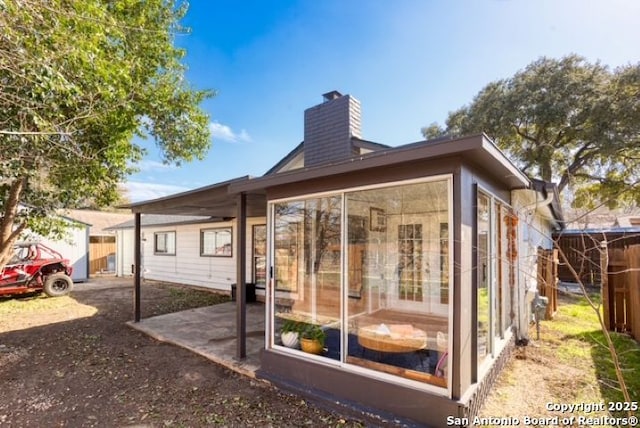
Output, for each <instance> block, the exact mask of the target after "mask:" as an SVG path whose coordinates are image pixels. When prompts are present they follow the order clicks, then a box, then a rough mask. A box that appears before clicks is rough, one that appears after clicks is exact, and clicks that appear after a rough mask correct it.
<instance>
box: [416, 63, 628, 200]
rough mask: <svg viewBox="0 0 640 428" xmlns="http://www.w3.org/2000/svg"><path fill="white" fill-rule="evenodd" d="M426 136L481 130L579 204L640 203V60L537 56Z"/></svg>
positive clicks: (426, 130)
mask: <svg viewBox="0 0 640 428" xmlns="http://www.w3.org/2000/svg"><path fill="white" fill-rule="evenodd" d="M422 132H423V135H424V136H425V137H426V138H435V137H440V136H443V135H451V136H460V135H468V134H474V133H480V132H484V133H486V134H487V135H488V136H489V137H491V138H493V139H494V141H495V142H496V144H498V146H499V147H500V148H501V149H503V150H504V151H505V152H506V153H507V154H508V155H509V156H510V157H511V159H513V160H514V161H515V162H516V163H517V164H518V166H519V167H521V168H522V170H523V171H524V172H525V173H527V174H528V175H530V176H531V177H537V178H542V179H544V180H547V181H554V182H556V183H558V188H559V190H560V191H561V192H563V191H564V193H566V192H567V190H568V191H570V192H571V193H572V194H573V198H574V199H573V203H574V205H576V206H581V207H585V208H590V207H592V206H593V205H594V204H597V203H606V204H608V205H609V206H611V207H613V206H615V205H616V204H617V203H619V202H621V201H624V200H625V199H626V200H627V201H632V202H635V203H640V186H638V180H639V178H640V177H639V176H640V63H639V64H636V65H627V66H624V67H620V68H617V69H615V70H613V71H610V70H609V69H608V68H607V67H605V66H603V65H601V64H599V63H595V64H592V63H589V62H587V61H586V60H585V59H584V58H582V57H580V56H577V55H569V56H566V57H564V58H561V59H550V58H544V57H543V58H540V59H538V60H537V61H534V62H533V63H531V64H529V65H528V66H527V67H526V68H525V69H523V70H521V71H519V72H517V73H516V74H515V75H514V76H513V77H510V78H507V79H503V80H498V81H496V82H491V83H489V84H488V85H487V86H485V87H484V88H483V89H482V90H481V91H480V92H479V93H478V94H477V95H476V97H475V98H474V99H473V101H472V102H471V104H469V105H466V106H464V107H462V108H460V109H459V110H456V111H454V112H450V113H449V116H448V118H447V120H446V127H445V128H443V127H441V126H439V125H438V124H435V123H434V124H431V125H429V126H428V127H425V128H423V129H422Z"/></svg>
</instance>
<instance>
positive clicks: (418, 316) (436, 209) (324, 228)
mask: <svg viewBox="0 0 640 428" xmlns="http://www.w3.org/2000/svg"><path fill="white" fill-rule="evenodd" d="M450 188H451V180H450V179H449V178H442V179H437V180H431V181H425V182H412V183H402V184H396V185H390V186H386V187H377V188H372V189H364V190H355V191H346V192H344V193H340V194H336V195H331V196H325V197H321V198H308V199H300V200H296V201H286V202H278V203H275V204H273V205H272V207H273V211H272V212H273V230H274V261H273V263H274V268H275V269H274V277H275V278H274V279H275V298H274V299H273V301H274V305H273V312H272V313H273V315H274V322H273V325H274V331H273V334H274V337H273V343H275V344H278V345H283V346H290V347H293V348H295V349H297V350H299V349H300V347H301V344H300V341H301V340H302V337H304V336H314V335H316V336H319V337H321V338H322V339H323V347H322V350H320V351H318V352H319V354H318V355H321V356H322V357H325V358H327V359H333V360H338V361H340V362H341V363H343V364H345V365H346V366H349V365H354V366H358V367H360V368H365V369H368V370H373V371H376V372H381V373H384V374H385V375H389V374H390V375H395V376H398V377H400V378H405V379H411V380H413V381H420V382H424V383H428V384H433V385H437V386H440V387H446V386H447V385H448V383H447V382H448V364H449V357H448V353H449V326H450V320H449V302H450V301H451V298H450V297H451V296H450V290H451V287H450V284H449V278H451V277H452V275H451V273H450V269H451V265H452V263H450V257H451V254H450V251H449V249H450V248H452V245H451V244H450V240H451V237H452V230H451V215H452V214H451V208H450V206H451V198H452V195H451V189H450ZM318 330H319V332H318ZM295 331H297V332H298V337H299V340H298V341H295V340H290V339H289V337H290V336H292V335H289V334H286V333H289V332H295ZM283 332H284V333H285V334H284V335H281V333H283Z"/></svg>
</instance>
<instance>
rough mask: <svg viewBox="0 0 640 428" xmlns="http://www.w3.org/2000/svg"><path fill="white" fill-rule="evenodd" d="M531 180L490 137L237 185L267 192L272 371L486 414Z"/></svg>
mask: <svg viewBox="0 0 640 428" xmlns="http://www.w3.org/2000/svg"><path fill="white" fill-rule="evenodd" d="M527 187H529V181H528V179H527V178H526V177H525V176H524V175H523V174H522V173H521V172H520V171H519V170H518V169H517V168H516V167H515V166H513V165H512V164H511V163H510V162H509V161H508V159H506V157H504V155H503V154H502V153H501V152H500V151H499V150H498V149H497V148H496V147H495V146H494V145H493V144H492V143H491V142H490V141H489V140H488V139H487V138H486V137H485V136H484V135H478V136H473V137H468V138H462V139H457V140H444V141H431V142H421V143H416V144H411V145H407V146H402V147H399V148H392V149H388V150H384V151H380V152H375V153H369V154H367V155H366V156H362V157H360V158H355V159H350V160H348V161H345V162H336V163H333V164H330V165H325V166H322V167H312V168H304V169H302V170H299V171H292V172H287V173H280V174H275V175H271V176H264V177H260V178H256V179H249V180H246V181H240V182H237V183H234V184H232V185H231V186H230V191H231V192H232V193H238V194H242V193H245V194H251V193H252V192H256V191H259V192H264V193H266V196H267V229H268V239H267V241H268V248H267V271H268V273H269V274H268V277H269V278H268V279H269V280H268V284H267V287H266V296H265V297H266V325H267V328H266V342H265V349H264V351H263V353H262V356H261V369H260V371H259V373H258V376H260V377H263V378H266V379H268V380H270V381H272V382H274V383H275V384H277V385H280V386H283V387H286V388H288V389H292V390H295V391H297V392H299V393H302V394H308V395H312V396H315V397H323V398H326V399H328V400H330V401H332V402H334V403H335V402H339V403H341V405H342V406H343V407H345V408H354V409H360V410H373V411H374V412H375V413H377V414H385V413H387V414H389V415H393V417H401V418H406V419H407V420H409V421H414V422H418V423H422V424H427V425H441V424H442V423H443V421H445V420H446V418H447V416H467V415H468V414H469V413H474V411H475V406H476V403H479V402H481V401H482V398H483V395H484V394H486V393H487V390H488V388H483V387H482V385H483V384H487V385H488V384H490V380H491V378H492V377H493V376H492V373H493V372H494V371H495V370H498V369H499V368H500V366H501V364H502V361H503V360H504V358H505V355H506V354H507V352H504V350H508V349H509V348H510V346H511V345H512V343H513V328H512V327H513V326H514V325H515V323H516V320H517V315H518V312H519V305H518V302H520V301H522V299H521V298H520V296H519V291H518V284H517V283H518V271H517V269H518V266H517V264H518V256H517V246H518V238H517V215H516V209H515V208H516V207H512V206H511V192H512V191H513V190H515V189H523V188H527ZM293 333H297V334H293ZM306 339H316V342H320V346H319V347H318V346H317V345H318V344H317V343H316V346H317V347H316V349H315V350H310V349H307V347H306V343H304V344H303V342H309V340H306ZM311 341H312V340H311Z"/></svg>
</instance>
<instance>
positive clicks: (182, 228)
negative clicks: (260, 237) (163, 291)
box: [116, 217, 266, 292]
mask: <svg viewBox="0 0 640 428" xmlns="http://www.w3.org/2000/svg"><path fill="white" fill-rule="evenodd" d="M265 223H266V219H265V218H264V217H256V218H249V219H247V245H246V247H247V250H246V257H247V268H246V278H247V282H251V281H253V258H252V256H253V251H252V250H253V243H252V238H253V236H252V226H253V225H256V224H265ZM220 227H231V228H232V232H233V250H232V257H209V256H204V257H203V256H200V231H201V230H202V229H211V228H220ZM158 232H175V234H176V253H175V255H161V254H154V234H155V233H158ZM236 234H237V230H236V221H235V220H233V221H228V222H216V223H199V224H186V225H168V226H144V227H143V228H142V239H143V240H142V242H141V245H142V276H143V277H144V278H146V279H151V280H156V281H167V282H175V283H181V284H187V285H195V286H199V287H207V288H212V289H216V290H221V291H227V292H229V291H230V290H231V284H234V283H235V282H236V256H237V252H238V243H237V242H236V241H237V239H236ZM116 236H117V238H116V239H117V256H116V272H117V275H119V276H126V275H131V265H132V264H133V262H134V261H133V255H134V245H135V241H134V230H133V229H120V230H118V232H117V235H116Z"/></svg>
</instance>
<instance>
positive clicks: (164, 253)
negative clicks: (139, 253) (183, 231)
mask: <svg viewBox="0 0 640 428" xmlns="http://www.w3.org/2000/svg"><path fill="white" fill-rule="evenodd" d="M160 235H165V247H168V245H167V242H168V241H167V239H166V237H167V236H170V235H173V252H169V249H168V248H167V249H166V250H165V251H161V250H159V249H158V236H160ZM177 238H178V237H177V233H176V231H175V230H164V231H160V232H154V233H153V254H154V255H156V256H175V255H176V252H177V251H176V250H177V240H178V239H177Z"/></svg>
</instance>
